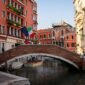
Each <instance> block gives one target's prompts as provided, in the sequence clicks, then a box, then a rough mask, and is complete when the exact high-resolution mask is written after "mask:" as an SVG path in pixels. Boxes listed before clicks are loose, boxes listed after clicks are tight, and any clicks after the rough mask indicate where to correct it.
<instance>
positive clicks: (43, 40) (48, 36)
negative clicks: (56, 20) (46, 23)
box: [36, 29, 53, 44]
mask: <svg viewBox="0 0 85 85" xmlns="http://www.w3.org/2000/svg"><path fill="white" fill-rule="evenodd" d="M36 37H37V40H38V43H39V44H52V43H53V39H52V31H51V29H41V30H38V31H37V34H36Z"/></svg>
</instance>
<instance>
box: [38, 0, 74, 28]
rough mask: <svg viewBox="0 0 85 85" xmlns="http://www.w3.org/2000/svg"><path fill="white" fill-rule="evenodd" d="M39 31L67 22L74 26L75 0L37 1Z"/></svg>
mask: <svg viewBox="0 0 85 85" xmlns="http://www.w3.org/2000/svg"><path fill="white" fill-rule="evenodd" d="M37 5H38V9H37V11H38V29H45V28H49V27H51V26H52V24H53V23H57V22H60V21H65V22H67V23H69V24H71V25H72V26H74V6H73V0H37Z"/></svg>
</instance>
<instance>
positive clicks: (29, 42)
mask: <svg viewBox="0 0 85 85" xmlns="http://www.w3.org/2000/svg"><path fill="white" fill-rule="evenodd" d="M24 43H25V44H32V42H31V41H29V40H25V41H24Z"/></svg>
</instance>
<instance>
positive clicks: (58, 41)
mask: <svg viewBox="0 0 85 85" xmlns="http://www.w3.org/2000/svg"><path fill="white" fill-rule="evenodd" d="M36 37H37V40H38V43H39V44H55V45H58V46H60V47H64V48H66V49H68V50H70V51H75V49H76V47H75V43H76V35H75V32H74V28H73V27H72V26H71V25H69V24H68V23H66V22H63V23H59V24H55V25H53V27H52V28H49V29H42V30H37V35H36ZM67 38H68V39H67Z"/></svg>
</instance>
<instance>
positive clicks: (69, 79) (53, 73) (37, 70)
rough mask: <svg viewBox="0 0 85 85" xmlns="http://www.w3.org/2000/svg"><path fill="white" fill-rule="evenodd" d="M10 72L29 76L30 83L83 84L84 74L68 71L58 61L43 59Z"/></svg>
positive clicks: (84, 81) (84, 84)
mask: <svg viewBox="0 0 85 85" xmlns="http://www.w3.org/2000/svg"><path fill="white" fill-rule="evenodd" d="M12 74H15V75H18V76H22V77H26V78H29V81H30V83H31V85H85V74H84V73H79V72H69V68H68V67H67V66H66V65H65V64H64V63H61V62H58V61H53V60H52V61H45V62H44V63H43V65H41V66H36V67H23V68H21V69H18V70H14V71H12Z"/></svg>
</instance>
